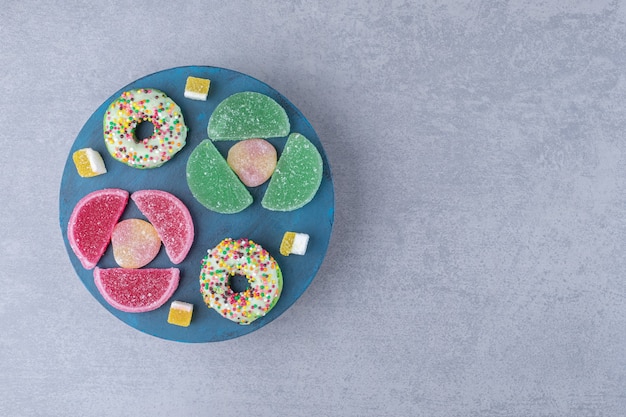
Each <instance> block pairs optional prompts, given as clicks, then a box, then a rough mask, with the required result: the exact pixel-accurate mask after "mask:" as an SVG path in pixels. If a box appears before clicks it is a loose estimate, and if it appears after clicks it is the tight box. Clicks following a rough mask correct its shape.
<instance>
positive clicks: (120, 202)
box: [67, 188, 128, 269]
mask: <svg viewBox="0 0 626 417" xmlns="http://www.w3.org/2000/svg"><path fill="white" fill-rule="evenodd" d="M127 202H128V192H127V191H125V190H120V189H117V188H109V189H104V190H98V191H94V192H92V193H90V194H87V195H86V196H85V197H83V198H82V199H81V200H80V201H79V202H78V204H76V207H74V210H73V211H72V215H71V217H70V220H69V222H68V224H67V238H68V240H69V242H70V246H71V247H72V250H73V251H74V253H75V254H76V256H77V257H78V259H79V260H80V262H81V264H82V265H83V267H84V268H85V269H93V267H95V266H96V264H97V263H98V261H99V260H100V258H101V257H102V255H103V254H104V251H106V249H107V247H108V246H109V242H110V241H111V233H112V231H113V228H114V227H115V224H116V223H117V221H118V220H119V218H120V216H121V215H122V213H123V212H124V208H125V207H126V203H127Z"/></svg>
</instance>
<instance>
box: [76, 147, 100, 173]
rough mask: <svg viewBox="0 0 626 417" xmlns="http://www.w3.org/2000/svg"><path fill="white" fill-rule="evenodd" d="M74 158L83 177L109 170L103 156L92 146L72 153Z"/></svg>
mask: <svg viewBox="0 0 626 417" xmlns="http://www.w3.org/2000/svg"><path fill="white" fill-rule="evenodd" d="M72 159H73V160H74V165H76V170H77V171H78V175H80V176H81V177H95V176H96V175H102V174H106V172H107V169H106V167H105V166H104V161H103V160H102V156H100V154H99V153H98V151H94V150H93V149H91V148H84V149H79V150H77V151H76V152H74V153H73V154H72Z"/></svg>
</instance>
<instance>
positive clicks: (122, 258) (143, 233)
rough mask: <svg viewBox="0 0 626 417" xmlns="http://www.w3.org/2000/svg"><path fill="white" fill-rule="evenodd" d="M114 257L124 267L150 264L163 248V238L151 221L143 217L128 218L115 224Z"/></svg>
mask: <svg viewBox="0 0 626 417" xmlns="http://www.w3.org/2000/svg"><path fill="white" fill-rule="evenodd" d="M111 246H112V247H113V258H115V262H117V264H118V265H119V266H121V267H122V268H141V267H142V266H146V265H148V264H149V263H150V262H151V261H152V260H153V259H154V258H156V256H157V255H158V253H159V249H161V239H159V235H158V234H157V231H156V229H155V228H154V226H152V225H151V224H150V223H148V222H147V221H145V220H141V219H126V220H123V221H121V222H119V223H118V224H117V225H115V228H114V229H113V234H112V235H111Z"/></svg>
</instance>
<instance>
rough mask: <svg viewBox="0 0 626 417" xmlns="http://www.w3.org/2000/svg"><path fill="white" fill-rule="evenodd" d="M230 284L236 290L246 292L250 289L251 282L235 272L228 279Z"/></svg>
mask: <svg viewBox="0 0 626 417" xmlns="http://www.w3.org/2000/svg"><path fill="white" fill-rule="evenodd" d="M228 286H229V287H230V289H231V290H233V291H234V292H244V291H246V290H249V289H250V282H248V278H246V277H245V276H243V275H239V274H234V275H231V276H230V278H229V279H228Z"/></svg>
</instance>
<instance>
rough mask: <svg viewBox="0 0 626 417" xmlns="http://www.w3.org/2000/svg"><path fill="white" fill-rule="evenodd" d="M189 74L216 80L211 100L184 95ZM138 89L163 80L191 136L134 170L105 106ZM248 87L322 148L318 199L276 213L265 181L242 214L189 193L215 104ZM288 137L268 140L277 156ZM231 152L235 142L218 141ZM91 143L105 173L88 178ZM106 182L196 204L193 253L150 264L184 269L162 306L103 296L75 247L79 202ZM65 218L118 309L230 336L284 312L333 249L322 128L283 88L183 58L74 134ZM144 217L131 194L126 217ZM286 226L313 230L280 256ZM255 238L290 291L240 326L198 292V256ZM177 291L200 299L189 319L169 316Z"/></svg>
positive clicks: (178, 332) (87, 277) (155, 322)
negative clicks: (267, 205) (123, 158)
mask: <svg viewBox="0 0 626 417" xmlns="http://www.w3.org/2000/svg"><path fill="white" fill-rule="evenodd" d="M188 76H193V77H199V78H208V79H209V80H211V86H210V91H209V95H208V98H207V101H196V100H191V99H188V98H185V97H184V90H185V82H186V80H187V77H188ZM136 88H156V89H159V90H161V91H163V92H164V93H165V94H167V95H168V96H169V97H170V98H172V99H173V100H174V101H175V102H176V103H177V104H178V105H179V106H180V108H181V110H182V113H183V117H184V119H185V123H186V124H187V126H188V128H189V133H188V135H187V144H186V145H185V147H184V148H183V149H182V150H181V151H180V152H178V153H177V154H176V155H175V156H174V157H173V158H172V159H171V160H170V161H168V162H167V163H165V164H164V165H162V166H161V167H159V168H153V169H145V170H141V169H136V168H131V167H129V166H127V165H125V164H123V163H121V162H119V161H116V160H115V159H113V157H112V156H111V155H110V154H109V152H108V151H107V149H106V146H105V144H104V136H103V129H102V122H103V118H104V113H105V111H106V109H107V107H108V106H109V104H111V102H112V101H113V100H115V99H116V98H117V97H119V96H120V95H121V93H122V92H124V91H126V90H131V89H136ZM241 91H255V92H258V93H262V94H265V95H267V96H269V97H271V98H273V99H274V100H276V102H278V103H279V104H280V105H281V106H282V107H283V108H284V109H285V111H286V112H287V115H288V117H289V121H290V123H291V133H293V132H298V133H301V134H303V135H304V136H306V137H307V138H308V139H309V140H310V141H311V142H312V143H313V144H314V145H315V146H316V147H317V149H318V150H319V152H320V154H321V156H322V160H323V164H324V174H323V177H322V182H321V185H320V188H319V190H318V192H317V194H316V195H315V197H314V198H313V200H312V201H311V202H310V203H308V204H307V205H305V206H304V207H302V208H300V209H298V210H295V211H291V212H274V211H269V210H266V209H264V208H263V207H262V206H261V199H262V198H263V195H264V193H265V190H266V188H267V184H268V183H267V182H266V183H265V184H263V185H261V186H258V187H254V188H248V190H249V191H250V193H251V194H252V196H253V198H254V202H253V203H252V205H250V206H249V207H248V208H246V209H245V210H243V211H241V212H239V213H237V214H219V213H215V212H212V211H210V210H208V209H206V208H205V207H204V206H202V205H201V204H200V203H199V202H198V201H196V199H195V198H194V197H193V196H192V194H191V192H190V191H189V188H188V186H187V181H186V164H187V159H188V158H189V155H190V154H191V152H192V151H193V150H194V149H195V147H196V146H197V145H198V144H199V143H200V142H201V141H202V140H204V139H206V138H207V125H208V122H209V118H210V117H211V114H212V112H213V110H214V109H215V107H216V106H217V105H218V104H219V103H220V102H221V101H222V100H224V99H225V98H227V97H229V96H230V95H232V94H234V93H237V92H241ZM286 140H287V138H286V137H283V138H274V139H269V141H270V142H271V143H272V144H273V145H274V147H276V150H277V152H278V156H279V158H280V154H281V151H282V149H283V147H284V145H285V142H286ZM214 143H215V145H216V147H217V148H218V150H219V151H220V152H221V153H222V155H223V156H224V157H225V156H226V154H227V152H228V149H229V148H230V147H231V146H232V145H233V144H234V143H235V142H231V141H221V142H220V141H218V142H214ZM88 147H89V148H93V149H94V150H96V151H98V152H99V153H100V155H102V157H103V159H104V162H105V165H106V167H107V173H106V174H103V175H100V176H96V177H91V178H83V177H80V176H79V175H78V172H77V169H76V167H75V165H74V162H73V160H72V154H73V153H74V152H75V151H76V150H79V149H82V148H88ZM104 188H121V189H124V190H127V191H128V192H129V193H132V192H134V191H138V190H144V189H159V190H163V191H167V192H170V193H172V194H174V195H175V196H177V197H178V198H179V199H181V200H182V201H183V203H185V204H186V205H187V207H188V208H189V211H190V213H191V216H192V218H193V221H194V227H195V238H194V243H193V246H192V248H191V250H190V251H189V254H188V255H187V258H186V259H185V260H184V261H183V262H182V263H180V264H178V265H173V264H172V263H171V262H170V260H169V258H168V257H167V254H166V253H165V250H164V248H163V247H161V250H160V252H159V255H158V256H157V257H156V258H155V259H154V260H153V261H152V262H151V263H150V264H148V265H147V266H146V268H170V267H177V268H179V269H180V284H179V286H178V289H177V290H176V292H175V293H174V295H173V296H172V298H170V300H169V301H168V302H166V303H165V304H164V305H163V306H162V307H160V308H158V309H156V310H154V311H151V312H147V313H125V312H122V311H119V310H117V309H115V308H113V307H112V306H110V305H109V304H108V303H107V302H106V301H105V300H104V299H103V297H102V296H101V295H100V293H99V291H98V289H97V288H96V286H95V284H94V279H93V270H86V269H84V268H83V266H82V265H81V263H80V261H79V259H78V258H77V256H76V255H75V254H74V252H73V251H72V249H71V247H70V245H69V241H68V237H67V224H68V221H69V218H70V215H71V213H72V210H73V209H74V207H75V205H76V203H78V201H79V200H80V199H81V198H82V197H84V196H85V195H87V194H89V193H90V192H92V191H96V190H101V189H104ZM59 208H60V223H61V230H62V232H63V239H64V241H65V246H66V249H67V252H68V254H69V257H70V260H71V262H72V265H73V266H74V269H75V270H76V273H77V274H78V276H79V278H80V279H81V281H82V282H83V284H84V285H85V287H87V289H88V290H89V292H90V293H91V294H92V296H93V297H95V298H96V299H97V300H98V301H99V302H100V304H102V306H103V307H104V308H106V309H107V310H108V311H110V312H111V313H112V314H113V315H114V316H115V317H117V318H119V319H120V320H122V321H123V322H125V323H126V324H128V325H130V326H132V327H134V328H135V329H138V330H140V331H142V332H145V333H148V334H151V335H154V336H157V337H160V338H163V339H168V340H175V341H180V342H195V343H203V342H215V341H220V340H227V339H232V338H235V337H239V336H242V335H244V334H247V333H250V332H253V331H255V330H256V329H258V328H260V327H262V326H264V325H266V324H268V323H269V322H271V321H272V320H274V319H275V318H277V317H278V316H280V315H281V314H283V313H284V312H285V311H286V310H287V309H288V308H289V307H290V306H291V305H292V304H293V303H294V302H295V301H296V300H297V299H298V298H299V297H300V296H301V295H302V294H303V293H304V291H305V290H306V289H307V287H308V286H309V284H311V281H312V280H313V278H314V277H315V274H316V273H317V271H318V269H319V267H320V265H321V264H322V261H323V259H324V256H325V254H326V250H327V248H328V243H329V240H330V235H331V231H332V225H333V218H334V188H333V183H332V175H331V171H330V166H329V165H328V160H327V158H326V154H325V152H324V149H323V147H322V144H321V143H320V140H319V138H318V137H317V134H316V133H315V131H314V130H313V128H312V127H311V125H310V124H309V122H308V121H307V119H306V118H305V117H304V116H303V115H302V113H301V112H300V111H299V110H298V109H297V108H296V107H295V106H294V105H293V104H292V103H291V102H289V100H287V99H286V98H285V97H283V96H282V95H281V94H280V93H278V92H277V91H276V90H274V89H273V88H271V87H270V86H268V85H267V84H264V83H262V82H261V81H258V80H256V79H254V78H252V77H250V76H248V75H245V74H242V73H239V72H236V71H232V70H228V69H224V68H216V67H207V66H188V67H178V68H172V69H169V70H165V71H161V72H157V73H155V74H152V75H148V76H146V77H144V78H141V79H139V80H137V81H134V82H132V83H130V84H129V85H127V86H125V87H123V88H122V89H120V90H119V91H117V92H116V93H115V94H113V95H112V96H111V97H110V98H109V99H108V100H106V101H105V102H104V103H102V105H101V106H100V107H99V108H98V109H97V110H96V111H95V112H94V113H93V114H92V115H91V117H90V118H89V120H88V121H87V123H86V124H85V126H84V127H83V128H82V129H81V131H80V132H79V134H78V137H77V138H76V140H75V141H74V144H73V145H72V148H71V150H70V153H69V155H68V158H67V161H66V164H65V169H64V171H63V178H62V181H61V190H60V197H59ZM127 218H140V219H145V217H144V216H143V215H142V214H141V213H140V212H139V210H138V209H137V207H136V206H135V205H134V203H133V202H132V200H129V203H128V206H127V207H126V209H125V212H124V214H123V215H122V218H121V219H120V220H122V219H127ZM287 231H292V232H302V233H307V234H308V235H309V236H310V240H309V245H308V248H307V252H306V254H305V255H303V256H299V255H291V256H282V255H281V254H280V253H279V247H280V243H281V240H282V237H283V234H284V233H285V232H287ZM227 237H231V238H235V239H236V238H242V237H245V238H249V239H252V240H254V241H255V242H257V243H258V244H260V245H261V246H263V247H264V248H265V249H267V250H268V251H269V252H270V254H271V255H272V256H273V257H274V258H275V259H276V261H277V263H278V265H279V266H280V268H281V271H282V274H283V291H282V294H281V296H280V299H279V300H278V303H277V304H276V305H275V306H274V308H273V309H272V310H271V311H270V312H269V313H268V314H267V315H266V316H264V317H261V318H259V319H258V320H256V321H254V322H253V323H251V324H249V325H239V324H237V323H234V322H232V321H230V320H227V319H225V318H223V317H222V316H220V315H219V314H218V313H217V312H216V311H214V310H212V309H210V308H208V307H207V306H206V305H205V303H204V302H203V300H202V296H201V294H200V284H199V275H200V267H201V261H202V259H203V258H204V256H205V255H206V253H207V250H208V249H210V248H213V247H214V246H216V245H217V244H218V243H219V242H220V241H221V240H222V239H224V238H227ZM98 266H99V267H100V268H114V267H118V265H117V264H116V263H115V260H114V258H113V252H112V249H111V247H110V245H109V247H108V248H107V251H106V252H105V254H104V256H103V257H102V258H101V259H100V261H99V262H98ZM174 300H179V301H185V302H188V303H192V304H193V305H194V312H193V319H192V321H191V324H190V326H189V327H180V326H176V325H172V324H169V323H168V322H167V316H168V313H169V306H170V303H171V301H174Z"/></svg>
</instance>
